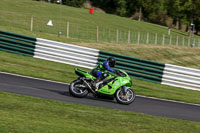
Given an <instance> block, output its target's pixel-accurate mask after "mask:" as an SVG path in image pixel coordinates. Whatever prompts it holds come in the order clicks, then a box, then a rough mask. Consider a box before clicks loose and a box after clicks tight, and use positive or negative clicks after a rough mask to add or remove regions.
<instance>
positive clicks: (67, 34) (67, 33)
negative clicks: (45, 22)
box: [66, 22, 69, 38]
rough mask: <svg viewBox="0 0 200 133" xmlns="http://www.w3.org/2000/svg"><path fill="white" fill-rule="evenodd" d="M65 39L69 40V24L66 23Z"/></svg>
mask: <svg viewBox="0 0 200 133" xmlns="http://www.w3.org/2000/svg"><path fill="white" fill-rule="evenodd" d="M66 36H67V38H69V22H67V32H66Z"/></svg>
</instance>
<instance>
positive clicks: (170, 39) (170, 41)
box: [169, 36, 172, 45]
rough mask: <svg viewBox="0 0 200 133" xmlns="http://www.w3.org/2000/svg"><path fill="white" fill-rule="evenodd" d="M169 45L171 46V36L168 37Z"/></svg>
mask: <svg viewBox="0 0 200 133" xmlns="http://www.w3.org/2000/svg"><path fill="white" fill-rule="evenodd" d="M169 45H172V36H169Z"/></svg>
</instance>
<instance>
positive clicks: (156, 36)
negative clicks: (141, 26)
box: [155, 33, 158, 44]
mask: <svg viewBox="0 0 200 133" xmlns="http://www.w3.org/2000/svg"><path fill="white" fill-rule="evenodd" d="M157 39H158V35H157V33H156V35H155V44H157V41H158V40H157Z"/></svg>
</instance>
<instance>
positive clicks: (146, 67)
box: [99, 51, 165, 83]
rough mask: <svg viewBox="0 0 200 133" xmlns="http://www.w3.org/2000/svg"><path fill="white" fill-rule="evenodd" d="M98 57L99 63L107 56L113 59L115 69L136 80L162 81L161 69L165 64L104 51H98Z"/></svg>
mask: <svg viewBox="0 0 200 133" xmlns="http://www.w3.org/2000/svg"><path fill="white" fill-rule="evenodd" d="M99 56H100V58H99V61H103V60H105V58H107V57H109V56H113V57H115V58H116V59H117V63H116V68H118V69H123V70H125V71H127V73H128V74H129V75H131V76H134V77H135V78H137V79H142V80H146V81H151V82H155V83H161V81H162V75H163V69H164V67H165V64H163V63H158V62H153V61H149V60H144V59H139V58H134V57H130V56H124V55H119V54H114V53H108V52H105V51H100V54H99Z"/></svg>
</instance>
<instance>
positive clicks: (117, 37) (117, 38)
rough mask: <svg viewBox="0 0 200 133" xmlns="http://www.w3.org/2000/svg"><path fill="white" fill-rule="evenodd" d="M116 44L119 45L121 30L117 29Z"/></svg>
mask: <svg viewBox="0 0 200 133" xmlns="http://www.w3.org/2000/svg"><path fill="white" fill-rule="evenodd" d="M116 42H117V43H119V30H118V29H117V32H116Z"/></svg>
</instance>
